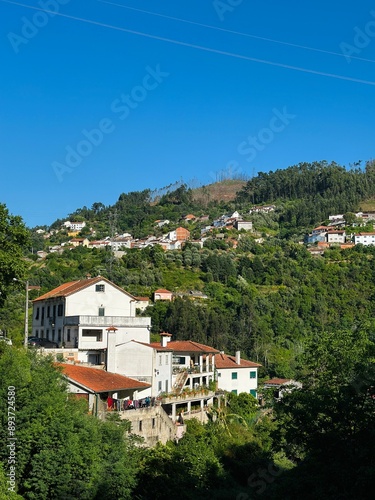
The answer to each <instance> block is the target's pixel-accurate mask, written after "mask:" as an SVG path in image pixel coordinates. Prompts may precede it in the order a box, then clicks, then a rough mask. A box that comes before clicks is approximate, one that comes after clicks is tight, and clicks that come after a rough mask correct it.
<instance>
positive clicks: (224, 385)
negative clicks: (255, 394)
mask: <svg viewBox="0 0 375 500" xmlns="http://www.w3.org/2000/svg"><path fill="white" fill-rule="evenodd" d="M250 372H255V374H256V376H255V378H250ZM257 372H258V370H257V368H240V367H238V368H237V367H236V368H222V369H218V370H217V373H218V379H217V385H218V388H219V389H222V390H224V391H228V392H232V391H237V394H240V393H241V392H246V393H247V394H250V390H257V387H258V374H257ZM232 373H237V379H232Z"/></svg>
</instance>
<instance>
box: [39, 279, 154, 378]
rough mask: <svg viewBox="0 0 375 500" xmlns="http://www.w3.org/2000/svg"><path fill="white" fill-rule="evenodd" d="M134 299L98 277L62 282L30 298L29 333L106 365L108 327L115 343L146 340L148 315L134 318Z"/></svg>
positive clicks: (88, 359) (147, 338) (79, 358)
mask: <svg viewBox="0 0 375 500" xmlns="http://www.w3.org/2000/svg"><path fill="white" fill-rule="evenodd" d="M136 302H137V300H136V298H135V297H133V296H132V295H130V294H129V293H127V292H126V291H125V290H123V289H122V288H120V287H118V286H117V285H115V284H114V283H112V282H111V281H109V280H107V279H106V278H103V277H102V276H98V277H96V278H89V279H83V280H78V281H72V282H69V283H64V284H63V285H60V286H59V287H57V288H55V289H53V290H51V291H50V292H47V293H45V294H44V295H42V296H41V297H38V298H37V299H35V300H34V301H33V320H32V335H33V336H35V337H40V338H47V339H49V340H52V341H54V342H57V343H58V344H59V345H60V346H62V347H65V348H66V349H68V350H71V351H72V350H74V348H76V349H78V353H76V354H77V355H76V356H74V357H75V359H76V360H78V361H81V362H86V363H87V362H88V363H91V364H93V365H99V364H104V365H107V362H108V359H107V358H108V353H107V351H108V336H109V333H110V331H111V328H112V330H113V329H114V330H113V331H114V332H115V344H121V343H125V342H128V341H130V340H138V341H139V342H149V338H150V333H149V330H150V328H151V318H148V317H136V307H135V305H136ZM110 371H111V370H110ZM112 371H113V370H112Z"/></svg>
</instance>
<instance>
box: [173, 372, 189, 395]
mask: <svg viewBox="0 0 375 500" xmlns="http://www.w3.org/2000/svg"><path fill="white" fill-rule="evenodd" d="M187 377H188V372H187V370H184V371H183V372H180V373H179V374H178V375H177V377H176V382H175V384H174V386H173V389H174V391H175V392H176V394H181V392H182V390H183V388H184V387H185V382H186V379H187Z"/></svg>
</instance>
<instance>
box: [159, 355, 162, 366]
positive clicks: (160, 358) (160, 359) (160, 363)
mask: <svg viewBox="0 0 375 500" xmlns="http://www.w3.org/2000/svg"><path fill="white" fill-rule="evenodd" d="M161 365H162V356H161V355H160V356H159V366H161Z"/></svg>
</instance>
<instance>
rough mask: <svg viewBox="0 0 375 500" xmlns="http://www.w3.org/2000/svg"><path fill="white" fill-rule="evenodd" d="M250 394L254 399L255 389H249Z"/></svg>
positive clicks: (255, 395)
mask: <svg viewBox="0 0 375 500" xmlns="http://www.w3.org/2000/svg"><path fill="white" fill-rule="evenodd" d="M250 394H251V395H252V396H254V398H256V397H257V391H256V390H255V389H250Z"/></svg>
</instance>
